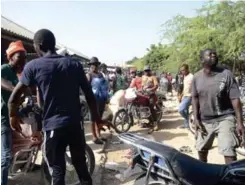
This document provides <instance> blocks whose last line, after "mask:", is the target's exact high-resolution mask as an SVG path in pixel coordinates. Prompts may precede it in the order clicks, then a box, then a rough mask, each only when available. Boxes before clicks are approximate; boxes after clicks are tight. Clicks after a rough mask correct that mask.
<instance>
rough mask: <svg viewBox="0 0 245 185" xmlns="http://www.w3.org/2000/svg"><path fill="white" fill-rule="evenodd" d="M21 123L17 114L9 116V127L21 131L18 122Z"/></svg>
mask: <svg viewBox="0 0 245 185" xmlns="http://www.w3.org/2000/svg"><path fill="white" fill-rule="evenodd" d="M21 123H22V121H21V119H20V118H19V117H17V116H13V117H10V127H11V128H12V130H14V131H17V132H21V130H22V129H21V126H20V124H21Z"/></svg>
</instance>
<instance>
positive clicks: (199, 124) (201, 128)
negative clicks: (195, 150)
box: [194, 119, 208, 138]
mask: <svg viewBox="0 0 245 185" xmlns="http://www.w3.org/2000/svg"><path fill="white" fill-rule="evenodd" d="M194 122H195V126H196V138H197V133H198V132H201V133H203V134H207V133H208V132H207V130H206V128H205V126H204V125H203V124H202V122H201V121H200V120H197V119H195V120H194Z"/></svg>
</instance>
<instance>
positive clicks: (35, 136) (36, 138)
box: [31, 131, 43, 143]
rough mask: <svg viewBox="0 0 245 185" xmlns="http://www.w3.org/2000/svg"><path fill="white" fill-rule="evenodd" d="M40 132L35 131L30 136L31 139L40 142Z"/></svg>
mask: <svg viewBox="0 0 245 185" xmlns="http://www.w3.org/2000/svg"><path fill="white" fill-rule="evenodd" d="M42 137H43V136H42V132H40V131H36V132H34V133H33V134H32V136H31V141H32V142H35V143H41V142H42Z"/></svg>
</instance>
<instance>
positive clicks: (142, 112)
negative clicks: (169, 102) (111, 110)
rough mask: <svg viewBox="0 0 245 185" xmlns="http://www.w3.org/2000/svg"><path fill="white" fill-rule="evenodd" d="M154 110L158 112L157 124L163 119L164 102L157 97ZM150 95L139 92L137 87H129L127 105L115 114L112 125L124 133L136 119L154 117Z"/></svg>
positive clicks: (126, 95) (126, 97)
mask: <svg viewBox="0 0 245 185" xmlns="http://www.w3.org/2000/svg"><path fill="white" fill-rule="evenodd" d="M154 101H155V106H154V112H155V114H156V121H155V124H157V123H159V122H160V121H161V119H162V115H163V111H162V102H161V101H159V100H158V98H157V96H156V98H155V100H154ZM149 102H150V99H149V95H144V92H137V91H136V90H135V89H131V88H130V89H127V90H126V93H125V105H124V107H123V108H121V109H119V110H118V111H117V112H116V113H115V115H114V116H113V120H112V125H113V126H114V129H115V131H116V132H117V133H124V132H127V131H129V129H130V128H131V127H132V126H133V125H134V119H137V120H138V122H139V121H140V120H143V119H152V114H151V110H150V106H149Z"/></svg>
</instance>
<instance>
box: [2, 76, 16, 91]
mask: <svg viewBox="0 0 245 185" xmlns="http://www.w3.org/2000/svg"><path fill="white" fill-rule="evenodd" d="M1 88H2V89H4V90H6V91H9V92H12V91H13V90H14V86H13V85H12V83H11V82H9V81H8V80H5V79H3V78H1Z"/></svg>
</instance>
